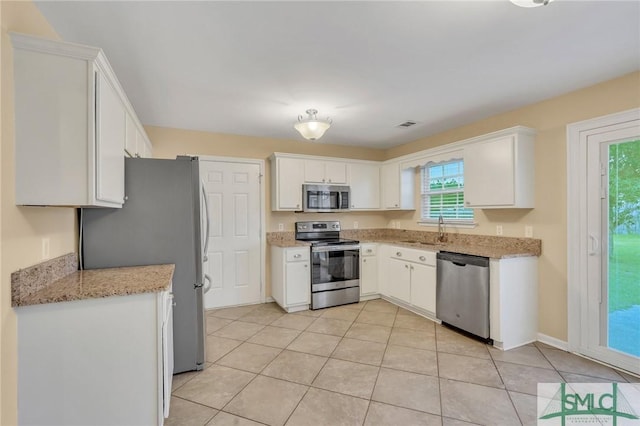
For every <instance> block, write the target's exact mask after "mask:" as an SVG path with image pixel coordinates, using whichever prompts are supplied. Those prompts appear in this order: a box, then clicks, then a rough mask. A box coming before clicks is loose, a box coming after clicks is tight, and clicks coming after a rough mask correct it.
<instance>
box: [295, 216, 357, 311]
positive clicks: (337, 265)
mask: <svg viewBox="0 0 640 426" xmlns="http://www.w3.org/2000/svg"><path fill="white" fill-rule="evenodd" d="M296 240H301V241H307V242H309V243H311V309H321V308H328V307H330V306H338V305H346V304H348V303H357V302H359V301H360V242H359V241H355V240H347V239H343V238H340V222H338V221H326V222H296Z"/></svg>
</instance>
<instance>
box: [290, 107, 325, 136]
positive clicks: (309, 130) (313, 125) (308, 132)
mask: <svg viewBox="0 0 640 426" xmlns="http://www.w3.org/2000/svg"><path fill="white" fill-rule="evenodd" d="M306 113H307V116H308V117H307V118H303V117H302V115H299V116H298V122H297V123H296V124H294V125H293V127H294V128H295V129H296V130H297V131H298V132H299V133H300V134H301V135H302V137H303V138H305V139H308V140H310V141H315V140H318V139H320V138H321V137H322V135H324V132H326V131H327V129H328V128H329V127H331V120H329V119H328V118H327V119H326V120H319V119H318V118H317V117H316V114H318V111H317V110H315V109H308V110H307V111H306Z"/></svg>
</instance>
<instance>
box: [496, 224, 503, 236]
mask: <svg viewBox="0 0 640 426" xmlns="http://www.w3.org/2000/svg"><path fill="white" fill-rule="evenodd" d="M496 235H502V225H496Z"/></svg>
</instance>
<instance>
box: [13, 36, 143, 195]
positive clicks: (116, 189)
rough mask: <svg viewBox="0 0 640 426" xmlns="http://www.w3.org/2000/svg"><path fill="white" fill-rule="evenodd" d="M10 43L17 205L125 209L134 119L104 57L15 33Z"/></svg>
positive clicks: (90, 50)
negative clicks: (126, 170)
mask: <svg viewBox="0 0 640 426" xmlns="http://www.w3.org/2000/svg"><path fill="white" fill-rule="evenodd" d="M11 42H12V44H13V49H14V82H15V115H16V116H15V132H16V133H15V146H16V148H15V149H16V154H15V155H16V170H15V176H16V204H18V205H50V206H79V207H82V206H93V207H121V206H122V204H123V202H124V155H123V153H124V152H125V149H126V148H127V135H128V134H131V132H132V129H131V128H129V129H127V122H128V121H129V122H130V121H133V122H134V123H135V122H137V118H136V117H135V113H134V112H133V108H132V107H131V105H130V103H129V101H128V100H127V97H126V95H125V94H124V91H123V90H122V87H121V86H120V84H119V82H118V80H117V78H116V76H115V74H114V72H113V70H112V69H111V66H110V65H109V62H108V61H107V58H106V57H105V56H104V53H103V52H102V50H101V49H98V48H94V47H89V46H82V45H77V44H71V43H64V42H59V41H53V40H46V39H41V38H38V37H32V36H27V35H22V34H16V33H11ZM130 126H131V123H129V127H130ZM129 145H130V142H129Z"/></svg>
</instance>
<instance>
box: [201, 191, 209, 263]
mask: <svg viewBox="0 0 640 426" xmlns="http://www.w3.org/2000/svg"><path fill="white" fill-rule="evenodd" d="M200 182H201V185H202V186H201V188H202V198H203V199H204V217H205V219H206V220H207V222H206V223H207V228H206V231H205V234H204V255H203V257H202V261H203V262H206V261H207V260H209V258H208V257H207V253H208V252H209V226H210V223H209V199H208V198H207V191H206V189H205V187H204V179H201V180H200Z"/></svg>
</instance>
